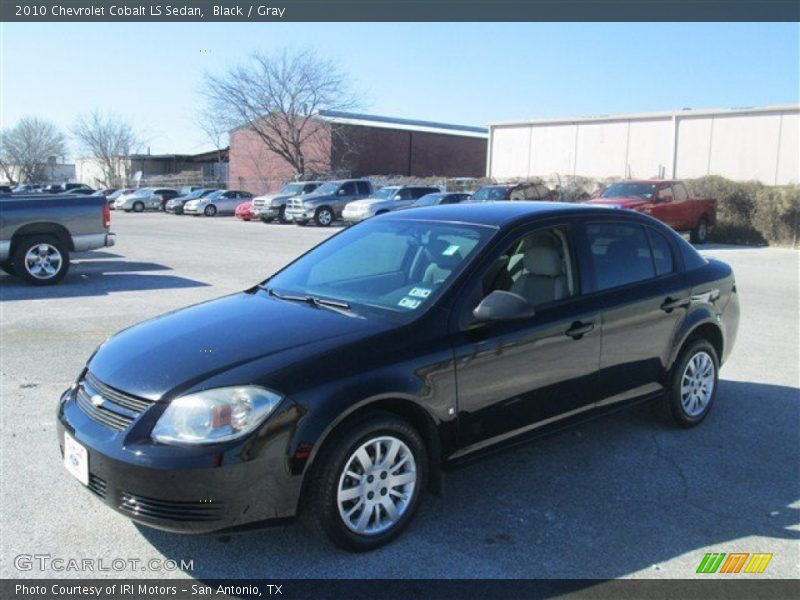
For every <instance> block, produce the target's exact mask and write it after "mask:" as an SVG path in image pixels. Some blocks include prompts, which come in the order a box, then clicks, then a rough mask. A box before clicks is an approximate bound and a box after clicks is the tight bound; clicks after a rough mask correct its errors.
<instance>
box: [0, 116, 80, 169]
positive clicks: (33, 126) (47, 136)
mask: <svg viewBox="0 0 800 600" xmlns="http://www.w3.org/2000/svg"><path fill="white" fill-rule="evenodd" d="M66 153H67V143H66V138H65V137H64V134H63V133H61V131H59V129H58V127H56V126H55V125H54V124H53V123H51V122H50V121H46V120H44V119H40V118H39V117H22V118H21V119H20V120H19V121H18V122H17V124H16V125H14V126H13V127H11V128H10V129H7V130H6V131H4V132H3V135H2V137H0V156H2V161H1V162H2V167H3V170H4V171H5V172H6V176H8V178H9V180H11V179H12V177H10V175H11V174H12V171H13V170H14V169H17V170H18V172H19V176H18V178H19V180H20V181H38V180H42V179H43V178H44V176H45V173H46V167H47V164H48V162H50V161H51V160H52V159H53V158H54V157H55V158H58V157H63V156H64V155H65V154H66Z"/></svg>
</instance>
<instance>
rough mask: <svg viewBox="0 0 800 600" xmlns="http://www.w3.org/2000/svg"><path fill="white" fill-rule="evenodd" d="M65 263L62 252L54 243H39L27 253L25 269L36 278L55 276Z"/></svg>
mask: <svg viewBox="0 0 800 600" xmlns="http://www.w3.org/2000/svg"><path fill="white" fill-rule="evenodd" d="M63 264H64V258H63V257H62V256H61V252H59V251H58V248H56V247H55V246H53V245H52V244H47V243H39V244H36V245H35V246H33V247H32V248H30V249H29V250H28V252H26V253H25V270H26V271H28V273H30V274H31V276H32V277H35V278H36V279H51V278H52V277H55V276H56V275H57V274H58V272H59V271H60V270H61V267H62V265H63Z"/></svg>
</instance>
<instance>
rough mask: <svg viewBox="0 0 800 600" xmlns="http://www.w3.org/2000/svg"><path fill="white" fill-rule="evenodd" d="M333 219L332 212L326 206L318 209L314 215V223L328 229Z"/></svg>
mask: <svg viewBox="0 0 800 600" xmlns="http://www.w3.org/2000/svg"><path fill="white" fill-rule="evenodd" d="M333 219H334V215H333V211H332V210H331V209H330V208H328V207H327V206H323V207H320V208H318V209H317V212H316V213H315V214H314V221H315V222H316V224H317V225H319V226H320V227H328V226H329V225H330V224H331V223H333Z"/></svg>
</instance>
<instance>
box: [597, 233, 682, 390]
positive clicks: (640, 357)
mask: <svg viewBox="0 0 800 600" xmlns="http://www.w3.org/2000/svg"><path fill="white" fill-rule="evenodd" d="M585 233H586V237H585V239H586V243H587V249H588V251H589V252H588V253H589V255H590V257H591V262H592V266H593V268H592V269H591V271H590V274H591V276H592V278H593V282H592V285H593V287H594V290H595V292H594V295H595V296H596V297H597V298H598V299H599V301H600V303H601V304H602V328H603V350H602V353H601V357H600V379H599V384H600V387H599V394H600V399H599V405H606V404H613V403H615V402H617V401H621V400H626V399H629V398H634V397H638V396H642V395H645V394H649V393H654V392H657V391H659V390H660V389H661V388H662V387H663V385H664V382H665V375H666V365H667V361H668V359H669V355H670V351H671V340H672V339H673V334H674V332H675V330H676V329H677V328H678V327H679V325H680V323H681V321H682V320H683V318H684V317H685V315H686V312H687V308H688V305H689V293H690V291H689V289H688V288H686V287H683V286H682V281H681V277H680V274H679V263H678V252H677V248H675V247H674V244H673V242H672V241H671V240H670V239H668V238H667V237H666V236H664V235H663V234H662V233H660V232H659V231H658V230H657V229H655V228H653V227H650V226H647V225H644V224H642V223H638V222H635V221H632V220H631V221H628V220H602V221H600V220H598V221H588V222H586V224H585Z"/></svg>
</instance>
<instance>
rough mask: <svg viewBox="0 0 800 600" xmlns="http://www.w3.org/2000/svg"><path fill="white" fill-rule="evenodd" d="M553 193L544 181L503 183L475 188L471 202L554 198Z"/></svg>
mask: <svg viewBox="0 0 800 600" xmlns="http://www.w3.org/2000/svg"><path fill="white" fill-rule="evenodd" d="M552 199H553V193H552V192H551V191H550V190H549V189H548V187H547V186H546V185H544V184H542V183H502V184H492V185H484V186H482V187H479V188H478V189H477V190H475V193H474V194H472V198H470V202H496V201H498V200H552Z"/></svg>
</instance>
